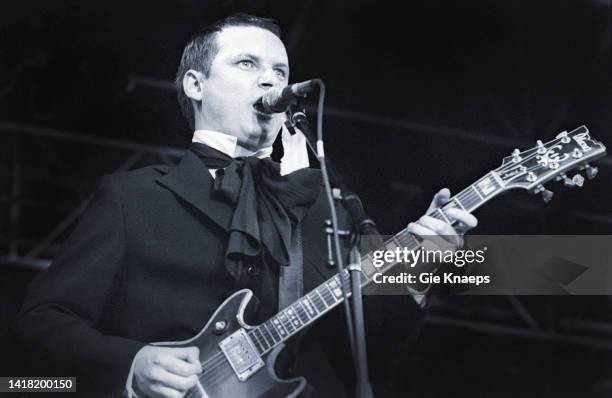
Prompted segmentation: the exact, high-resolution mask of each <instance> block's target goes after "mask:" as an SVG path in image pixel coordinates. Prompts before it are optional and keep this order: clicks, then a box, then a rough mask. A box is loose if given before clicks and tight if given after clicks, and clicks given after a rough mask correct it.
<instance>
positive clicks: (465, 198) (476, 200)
mask: <svg viewBox="0 0 612 398" xmlns="http://www.w3.org/2000/svg"><path fill="white" fill-rule="evenodd" d="M535 156H537V152H534V153H533V154H532V155H528V156H527V157H525V158H523V160H522V162H521V163H524V162H525V161H527V160H531V159H533V158H534V157H535ZM517 165H518V164H510V165H507V166H502V167H500V168H499V170H502V171H505V170H507V169H510V168H512V167H516V166H517ZM541 166H542V165H540V164H538V165H535V166H532V167H529V168H527V169H525V170H524V171H523V173H526V172H528V171H531V170H533V169H535V168H538V167H541ZM490 173H492V172H489V173H487V174H486V175H485V176H483V177H481V178H480V179H479V180H477V181H476V182H475V183H473V184H471V185H470V186H468V187H467V188H465V189H464V190H462V191H461V192H459V193H458V194H456V195H455V196H454V197H452V198H451V199H457V200H458V201H459V202H460V206H463V207H464V208H465V209H470V210H469V211H470V212H471V211H473V210H475V205H480V204H481V202H482V203H484V202H485V201H486V200H488V199H487V198H484V197H482V198H481V197H480V196H479V195H478V193H477V191H476V190H477V188H476V187H475V185H476V184H478V183H479V182H481V181H483V180H485V179H492V177H491V176H489V174H490ZM493 181H495V180H493ZM495 185H496V186H499V187H500V188H503V186H501V185H500V184H499V183H498V182H497V181H495ZM496 189H498V188H496ZM449 203H452V200H451V201H449ZM473 207H474V208H473ZM442 210H444V207H442ZM434 213H435V211H434V212H432V213H431V214H434ZM404 232H407V231H406V230H404V231H402V232H400V233H398V234H397V235H396V237H397V238H396V239H397V240H399V241H400V243H401V240H404V243H411V242H408V241H407V240H408V239H409V238H408V237H404V236H402V235H401V234H402V233H404ZM408 236H412V235H411V234H410V235H408ZM394 238H395V237H394ZM385 243H387V242H385ZM416 243H417V244H418V242H416ZM330 279H331V278H330ZM326 282H327V281H326ZM326 282H324V283H326ZM315 289H316V288H315ZM315 289H313V291H314V290H315ZM314 297H315V300H317V301H320V302H324V301H323V300H322V299H321V298H318V296H314ZM332 297H333V295H332ZM334 299H335V298H334ZM296 302H297V301H296ZM338 302H339V301H335V303H333V304H332V305H335V304H337V303H338ZM326 306H327V308H329V307H330V306H328V305H327V304H326ZM318 315H320V313H319V314H318ZM315 318H316V316H315ZM312 319H313V318H311V319H310V320H309V321H308V322H306V323H310V322H311V321H312ZM264 323H265V322H264ZM301 323H302V325H301V326H305V325H306V323H304V322H303V321H301ZM301 326H300V327H299V328H297V329H300V328H301ZM253 330H254V329H253ZM295 331H296V330H294V331H292V332H288V334H289V335H290V336H291V334H292V333H293V332H295ZM260 333H262V337H263V339H264V341H265V342H266V345H268V346H270V347H269V348H268V349H264V352H263V353H262V354H261V355H264V354H265V353H267V351H268V350H270V349H272V348H273V347H275V346H276V345H277V344H279V343H280V342H282V341H283V340H282V339H281V341H280V342H278V343H277V342H276V339H274V337H273V336H272V338H271V339H272V340H273V341H274V344H273V345H270V343H269V342H268V340H267V339H266V338H265V336H264V335H263V332H261V331H260ZM249 337H250V338H251V339H255V340H257V343H258V344H259V345H260V346H261V347H262V348H263V344H262V343H261V339H260V338H258V337H256V336H255V335H254V333H250V334H249ZM224 359H225V356H224V355H223V352H218V353H217V354H215V355H213V356H212V357H210V358H208V359H207V360H206V361H204V362H202V363H201V365H202V367H203V368H204V367H205V368H207V371H206V372H205V373H204V374H203V376H205V375H210V374H211V373H213V372H214V371H215V370H217V369H222V368H221V367H220V366H219V365H220V364H221V363H223V361H224ZM228 368H229V367H228ZM229 369H231V368H229Z"/></svg>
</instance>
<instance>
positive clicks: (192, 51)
mask: <svg viewBox="0 0 612 398" xmlns="http://www.w3.org/2000/svg"><path fill="white" fill-rule="evenodd" d="M231 26H255V27H258V28H261V29H265V30H268V31H270V32H272V33H274V34H275V35H276V36H277V37H278V38H279V39H280V37H281V29H280V27H279V26H278V25H277V24H276V21H275V20H273V19H269V18H262V17H257V16H254V15H249V14H245V13H242V12H241V13H237V14H232V15H230V16H228V17H225V18H223V19H221V20H218V21H216V22H213V23H212V24H210V25H208V26H207V27H206V28H204V29H203V30H201V31H200V32H198V34H197V35H195V36H194V37H193V38H192V39H191V41H190V42H189V43H188V44H187V45H186V46H185V49H184V50H183V56H182V57H181V63H180V65H179V67H178V71H177V72H176V79H175V81H174V84H175V86H176V95H177V98H178V102H179V105H180V107H181V113H182V114H183V116H185V118H186V119H187V122H188V123H189V126H190V127H191V128H192V129H193V128H194V122H195V120H194V118H195V116H194V110H193V107H192V105H191V101H190V99H189V98H188V97H187V96H186V95H185V92H184V91H183V77H184V76H185V73H187V71H188V70H189V69H194V70H197V71H199V72H202V73H204V75H205V76H208V74H209V72H210V66H211V64H212V61H213V59H214V58H215V56H216V55H217V53H218V52H219V46H218V44H217V34H218V33H219V32H221V31H222V30H223V29H224V28H227V27H231Z"/></svg>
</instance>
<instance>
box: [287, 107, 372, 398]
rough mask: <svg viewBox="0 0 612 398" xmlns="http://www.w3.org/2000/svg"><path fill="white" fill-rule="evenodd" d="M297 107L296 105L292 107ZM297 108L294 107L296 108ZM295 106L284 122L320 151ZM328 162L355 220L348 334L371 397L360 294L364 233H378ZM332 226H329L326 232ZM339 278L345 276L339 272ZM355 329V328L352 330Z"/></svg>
mask: <svg viewBox="0 0 612 398" xmlns="http://www.w3.org/2000/svg"><path fill="white" fill-rule="evenodd" d="M293 108H294V107H293ZM294 109H295V108H294ZM294 109H291V108H290V109H289V111H287V116H288V120H287V121H286V122H285V126H286V127H287V129H288V130H289V132H290V133H291V134H295V133H296V131H295V127H297V128H298V129H299V130H300V131H301V132H302V133H303V134H304V136H305V137H306V143H307V144H308V147H309V148H310V150H311V151H312V152H313V153H314V154H315V156H316V155H317V151H316V149H315V145H314V144H313V142H314V139H313V135H312V131H311V129H310V124H309V122H308V119H307V117H306V114H305V112H304V111H301V110H298V111H295V112H294ZM323 161H325V162H326V166H327V168H328V171H329V178H330V181H331V183H332V186H335V187H340V189H341V192H342V193H343V196H342V195H341V202H342V204H343V206H344V207H345V208H346V209H347V210H348V212H349V214H350V215H351V218H352V220H353V226H352V229H351V233H350V236H349V237H350V243H351V248H350V251H349V265H348V267H347V268H348V270H349V274H350V277H351V286H350V294H351V295H352V297H351V299H350V300H349V297H348V296H347V297H345V299H346V300H347V301H348V303H349V305H350V312H351V313H352V317H349V319H351V318H352V329H351V326H350V325H349V338H350V340H351V341H350V343H351V348H352V351H353V359H354V361H355V373H356V377H357V383H356V386H355V388H356V396H357V397H358V398H372V397H373V392H372V384H371V383H370V379H369V375H368V359H367V350H366V335H365V327H364V315H363V301H362V297H361V253H360V244H361V234H378V231H377V230H376V226H375V224H374V222H373V221H372V220H371V219H370V218H368V217H367V216H366V214H365V212H364V210H363V206H362V204H361V201H360V200H359V197H358V196H357V195H356V194H355V193H352V192H349V191H348V189H347V188H346V185H345V184H344V183H343V182H342V179H341V177H340V174H339V173H338V171H337V170H336V169H335V168H334V167H333V166H332V165H331V163H330V162H329V161H328V160H327V158H325V159H323ZM327 229H329V227H326V233H327V234H328V236H329V232H328V231H327ZM327 242H328V245H331V239H327ZM331 252H332V251H331V247H330V248H328V253H330V257H329V258H330V260H331V264H332V265H333V257H332V256H331ZM340 278H343V276H342V275H340ZM353 331H354V332H353Z"/></svg>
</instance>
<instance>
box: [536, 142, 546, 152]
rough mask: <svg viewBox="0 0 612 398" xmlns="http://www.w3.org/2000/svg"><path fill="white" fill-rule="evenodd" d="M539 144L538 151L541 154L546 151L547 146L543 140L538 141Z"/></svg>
mask: <svg viewBox="0 0 612 398" xmlns="http://www.w3.org/2000/svg"><path fill="white" fill-rule="evenodd" d="M537 144H538V153H539V154H540V155H541V154H543V153H546V147H545V146H544V144H543V143H542V141H541V140H538V141H537Z"/></svg>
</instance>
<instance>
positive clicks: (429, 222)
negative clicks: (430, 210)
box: [416, 216, 455, 240]
mask: <svg viewBox="0 0 612 398" xmlns="http://www.w3.org/2000/svg"><path fill="white" fill-rule="evenodd" d="M416 223H417V224H420V225H422V226H424V227H425V228H427V229H430V230H432V231H433V232H434V233H435V234H436V235H442V236H443V237H444V238H445V239H446V237H447V236H450V235H455V230H454V229H453V227H452V226H450V225H449V224H448V223H447V222H446V221H442V220H438V219H437V218H433V217H430V216H423V217H421V218H419V219H418V220H417V222H416ZM447 240H448V239H447Z"/></svg>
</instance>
